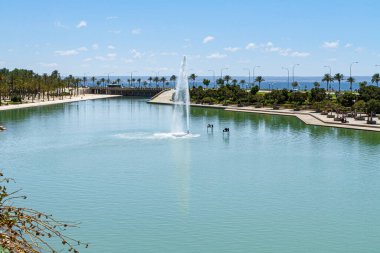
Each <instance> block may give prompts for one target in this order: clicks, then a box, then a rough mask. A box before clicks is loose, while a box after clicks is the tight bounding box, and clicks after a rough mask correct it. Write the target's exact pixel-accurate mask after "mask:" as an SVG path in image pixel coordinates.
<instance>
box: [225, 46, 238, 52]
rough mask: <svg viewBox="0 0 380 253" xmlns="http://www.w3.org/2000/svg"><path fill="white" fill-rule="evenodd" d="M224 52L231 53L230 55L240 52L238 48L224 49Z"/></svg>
mask: <svg viewBox="0 0 380 253" xmlns="http://www.w3.org/2000/svg"><path fill="white" fill-rule="evenodd" d="M224 50H225V51H228V52H231V53H235V52H237V51H239V50H240V47H226V48H224Z"/></svg>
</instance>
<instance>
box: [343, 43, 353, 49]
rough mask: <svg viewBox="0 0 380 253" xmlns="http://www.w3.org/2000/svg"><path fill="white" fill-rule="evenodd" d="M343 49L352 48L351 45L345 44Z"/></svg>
mask: <svg viewBox="0 0 380 253" xmlns="http://www.w3.org/2000/svg"><path fill="white" fill-rule="evenodd" d="M344 47H345V48H349V47H352V44H351V43H346V45H344Z"/></svg>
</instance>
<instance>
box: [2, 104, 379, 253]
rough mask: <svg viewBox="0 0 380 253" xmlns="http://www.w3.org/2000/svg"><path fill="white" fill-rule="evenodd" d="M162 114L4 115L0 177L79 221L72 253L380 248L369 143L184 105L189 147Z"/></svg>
mask: <svg viewBox="0 0 380 253" xmlns="http://www.w3.org/2000/svg"><path fill="white" fill-rule="evenodd" d="M172 110H173V108H172V107H171V106H164V105H150V104H147V103H146V100H143V99H128V98H115V99H103V100H95V101H83V102H77V103H71V104H62V105H54V106H46V107H39V108H33V109H23V110H14V111H1V112H0V123H1V124H3V125H5V126H6V127H7V128H8V130H7V131H5V132H1V133H0V168H1V169H2V170H3V171H4V172H5V174H6V175H7V176H10V177H13V178H15V179H16V184H15V185H13V186H12V188H22V189H23V193H24V194H26V195H28V196H29V198H28V200H26V201H24V202H23V203H22V204H23V205H28V206H32V207H35V208H38V209H41V210H43V211H46V212H48V213H52V214H54V215H55V216H56V217H59V218H62V219H66V220H71V221H80V222H81V226H80V228H79V229H73V230H71V232H72V234H74V235H75V237H77V238H78V239H80V240H82V241H88V242H90V243H91V246H90V248H89V249H86V250H85V249H83V250H81V252H96V253H100V252H102V253H103V252H112V253H113V252H114V253H119V252H137V253H141V252H144V253H148V252H165V253H179V252H207V253H209V252H215V253H216V252H217V253H223V252H281V253H297V252H302V253H304V252H309V253H310V252H329V253H331V252H342V253H343V252H344V253H347V252H355V253H358V252H378V251H379V249H380V239H379V238H380V215H379V214H380V134H379V133H371V132H364V131H354V130H344V129H334V128H323V127H315V126H307V125H305V124H303V123H302V122H301V121H299V120H297V119H296V118H292V117H283V116H271V115H256V114H250V113H235V112H225V111H222V110H216V109H200V108H192V109H191V132H192V133H194V134H197V135H199V136H198V137H197V135H195V136H193V137H192V138H184V139H173V138H168V136H167V135H165V134H164V133H167V132H169V131H170V125H171V119H172V115H171V114H172ZM208 123H213V124H214V131H213V132H209V133H207V131H206V125H207V124H208ZM224 127H229V128H230V130H231V133H230V135H229V137H228V136H223V134H222V128H224Z"/></svg>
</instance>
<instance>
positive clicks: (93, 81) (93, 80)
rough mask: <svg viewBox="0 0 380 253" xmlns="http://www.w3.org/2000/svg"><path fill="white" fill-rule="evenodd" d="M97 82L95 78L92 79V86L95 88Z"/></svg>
mask: <svg viewBox="0 0 380 253" xmlns="http://www.w3.org/2000/svg"><path fill="white" fill-rule="evenodd" d="M95 81H96V77H95V76H93V77H91V82H92V86H95Z"/></svg>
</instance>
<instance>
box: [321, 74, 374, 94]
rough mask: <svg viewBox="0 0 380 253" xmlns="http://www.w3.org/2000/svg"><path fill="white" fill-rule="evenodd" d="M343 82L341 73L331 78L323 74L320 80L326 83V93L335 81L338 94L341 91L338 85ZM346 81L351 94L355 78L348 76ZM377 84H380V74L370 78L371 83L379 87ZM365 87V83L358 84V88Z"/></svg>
mask: <svg viewBox="0 0 380 253" xmlns="http://www.w3.org/2000/svg"><path fill="white" fill-rule="evenodd" d="M343 80H344V75H343V74H341V73H336V74H335V75H334V76H332V75H330V74H324V75H323V78H322V82H326V90H327V91H329V90H331V83H333V82H334V81H337V82H338V91H339V92H340V91H341V89H340V84H341V82H342V81H343ZM346 81H347V82H348V83H350V90H351V92H352V84H353V83H355V78H353V77H352V76H349V77H347V79H346ZM379 82H380V74H379V73H375V74H373V75H372V77H371V83H376V86H377V87H379ZM316 84H317V83H315V86H317V85H316ZM366 85H367V82H366V81H363V82H360V83H359V86H361V87H362V86H366Z"/></svg>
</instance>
